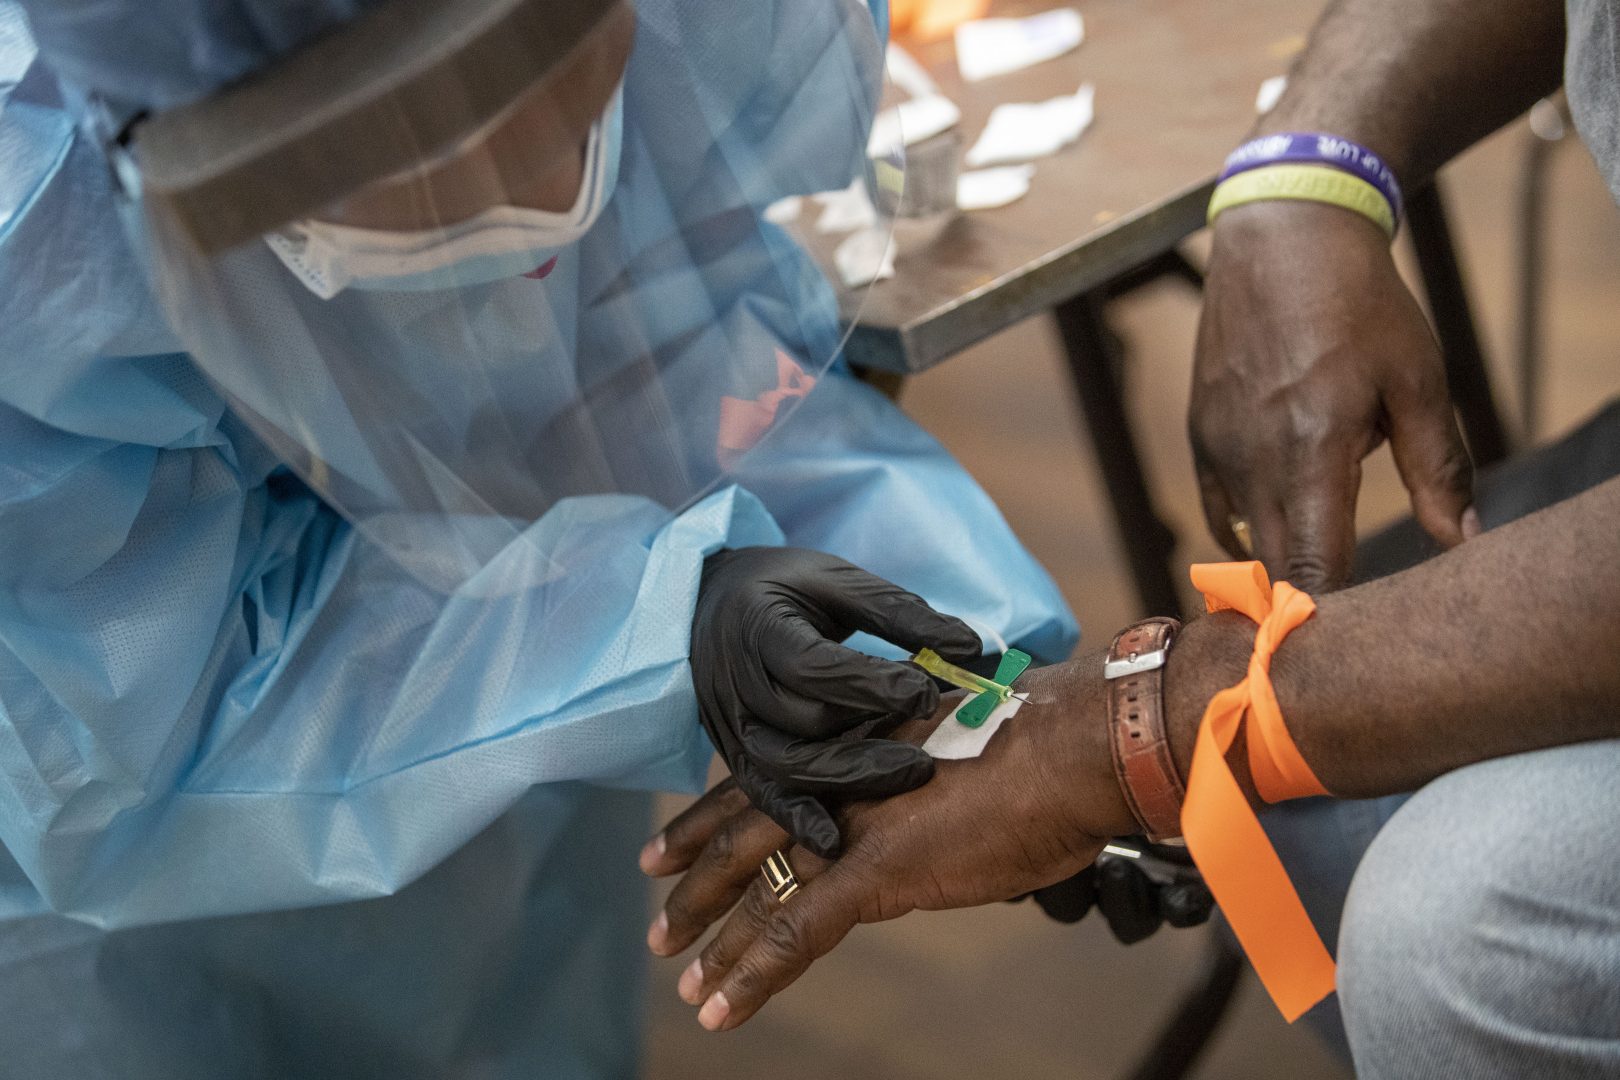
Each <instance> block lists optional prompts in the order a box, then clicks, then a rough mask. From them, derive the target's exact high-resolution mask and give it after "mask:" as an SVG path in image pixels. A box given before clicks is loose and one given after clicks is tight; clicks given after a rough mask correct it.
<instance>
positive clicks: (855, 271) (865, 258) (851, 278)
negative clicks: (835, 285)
mask: <svg viewBox="0 0 1620 1080" xmlns="http://www.w3.org/2000/svg"><path fill="white" fill-rule="evenodd" d="M893 240H894V237H893V235H892V234H891V233H890V232H889V230H888V229H883V228H877V227H873V228H869V229H862V230H861V231H860V232H858V233H854V234H853V235H851V236H848V237H845V238H844V241H843V242H842V243H840V244H839V245H838V250H837V251H835V252H833V262H834V264H836V265H837V267H838V276H839V277H840V278H842V279H843V282H844V287H845V288H846V289H858V288H860V287H861V286H862V285H870V284H872V283H873V282H874V281H882V280H883V279H884V278H892V277H894V243H893Z"/></svg>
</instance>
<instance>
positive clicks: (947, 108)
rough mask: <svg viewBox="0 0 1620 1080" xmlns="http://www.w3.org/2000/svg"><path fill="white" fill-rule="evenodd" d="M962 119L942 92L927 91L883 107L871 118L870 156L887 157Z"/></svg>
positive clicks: (951, 126)
mask: <svg viewBox="0 0 1620 1080" xmlns="http://www.w3.org/2000/svg"><path fill="white" fill-rule="evenodd" d="M961 119H962V110H961V109H958V108H957V107H956V102H954V101H952V100H951V99H950V98H948V97H946V96H945V95H943V94H926V95H924V96H923V97H917V98H912V99H911V100H910V101H902V102H901V103H900V104H898V105H896V106H894V107H893V108H889V109H884V110H883V111H882V112H880V113H878V115H877V119H876V120H873V121H872V135H871V137H870V138H869V139H867V142H866V153H867V156H868V157H874V158H881V157H888V156H889V155H890V154H893V153H895V152H896V151H897V150H899V149H900V147H902V146H911V145H913V144H915V143H920V142H922V141H923V140H924V139H932V138H933V137H934V136H935V135H938V134H940V133H942V132H946V131H949V130H950V129H951V128H953V127H955V126H956V124H957V121H959V120H961Z"/></svg>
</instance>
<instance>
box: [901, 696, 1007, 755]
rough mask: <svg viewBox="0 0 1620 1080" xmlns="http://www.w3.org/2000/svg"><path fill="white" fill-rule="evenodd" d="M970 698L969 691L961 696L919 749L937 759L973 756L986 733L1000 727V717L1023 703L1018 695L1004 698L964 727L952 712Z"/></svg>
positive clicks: (980, 749) (986, 742) (987, 736)
mask: <svg viewBox="0 0 1620 1080" xmlns="http://www.w3.org/2000/svg"><path fill="white" fill-rule="evenodd" d="M972 700H973V695H972V694H969V695H968V696H967V697H965V698H963V699H962V701H961V703H960V704H958V705H957V706H956V708H954V709H952V710H951V715H949V716H947V717H946V718H945V722H944V723H942V724H940V725H939V727H937V728H935V729H934V733H933V734H932V735H930V736H928V741H927V742H925V743H923V749H924V750H926V751H927V752H928V754H929V756H930V757H933V758H936V759H939V760H941V761H961V760H962V759H964V758H976V757H978V756H979V755H980V754H982V753H984V748H985V747H986V746H988V745H989V744H990V737H991V736H992V735H994V734H995V733H996V731H997V730H998V729H999V728H1000V727H1001V724H1002V721H1004V720H1006V719H1008V718H1009V717H1011V716H1013V715H1014V714H1015V713H1017V712H1018V710H1019V709H1021V708H1023V706H1024V703H1023V702H1022V701H1021V700H1019V699H1018V698H1015V697H1014V698H1008V699H1007V700H1006V701H1004V702H1002V703H1001V704H1000V705H998V706H996V707H995V708H994V709H992V710H991V712H990V717H989V719H987V720H985V722H984V723H983V724H981V725H979V726H978V727H976V728H970V727H967V726H966V725H964V724H959V723H957V721H956V714H957V713H959V712H961V711H962V706H963V705H966V704H967V703H968V702H970V701H972Z"/></svg>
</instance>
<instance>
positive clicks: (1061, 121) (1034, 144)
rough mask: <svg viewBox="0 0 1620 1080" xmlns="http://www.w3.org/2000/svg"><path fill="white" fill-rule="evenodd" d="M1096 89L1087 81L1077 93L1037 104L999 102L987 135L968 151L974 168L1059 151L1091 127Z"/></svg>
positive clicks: (1028, 158) (970, 164)
mask: <svg viewBox="0 0 1620 1080" xmlns="http://www.w3.org/2000/svg"><path fill="white" fill-rule="evenodd" d="M1095 98H1096V88H1095V87H1093V86H1092V85H1091V84H1090V83H1086V84H1085V85H1084V86H1082V87H1080V89H1079V90H1077V91H1076V92H1075V93H1073V94H1069V95H1065V96H1063V97H1055V98H1053V99H1052V100H1051V101H1042V102H1037V103H1035V104H1018V105H997V106H996V107H995V110H994V111H992V112H991V113H990V122H989V123H987V124H986V125H985V126H984V134H983V135H980V136H979V141H978V142H976V143H974V144H973V149H971V150H969V151H968V152H967V164H968V167H969V168H971V169H977V168H980V167H982V166H985V165H1002V164H1007V163H1010V162H1016V161H1028V160H1030V159H1031V158H1038V157H1046V156H1047V155H1048V154H1055V153H1057V152H1058V151H1059V150H1061V149H1063V148H1064V147H1065V146H1067V145H1069V144H1070V143H1072V142H1074V140H1076V139H1078V138H1079V137H1080V133H1081V132H1083V131H1085V130H1086V128H1088V127H1090V126H1091V120H1092V117H1093V115H1094V107H1095Z"/></svg>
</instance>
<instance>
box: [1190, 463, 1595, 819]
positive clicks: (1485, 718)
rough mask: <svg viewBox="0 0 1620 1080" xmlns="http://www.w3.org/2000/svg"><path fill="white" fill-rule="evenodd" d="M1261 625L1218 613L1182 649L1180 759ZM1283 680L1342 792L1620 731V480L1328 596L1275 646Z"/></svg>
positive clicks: (1302, 740)
mask: <svg viewBox="0 0 1620 1080" xmlns="http://www.w3.org/2000/svg"><path fill="white" fill-rule="evenodd" d="M1253 634H1254V628H1253V624H1251V623H1249V622H1248V620H1246V619H1244V618H1242V617H1241V616H1235V615H1223V616H1218V617H1213V616H1212V617H1210V618H1207V619H1202V620H1199V621H1198V622H1196V623H1194V624H1192V625H1191V626H1189V627H1188V630H1187V631H1186V633H1184V634H1183V637H1182V641H1181V643H1180V644H1178V645H1177V647H1176V648H1175V649H1174V650H1172V652H1171V663H1170V667H1169V668H1168V670H1167V678H1166V690H1167V694H1168V699H1167V705H1168V708H1169V721H1170V724H1171V741H1172V747H1173V749H1174V751H1175V754H1176V757H1177V760H1178V763H1179V764H1180V765H1181V766H1182V768H1183V770H1185V768H1186V767H1187V765H1188V764H1189V763H1190V760H1191V756H1192V746H1193V742H1194V737H1195V732H1196V728H1197V724H1198V721H1199V719H1200V716H1201V713H1202V709H1203V705H1204V703H1206V702H1207V701H1208V699H1209V696H1210V695H1211V694H1212V693H1213V692H1214V691H1215V690H1217V689H1219V688H1220V687H1222V686H1226V685H1231V684H1232V683H1235V682H1236V681H1237V680H1238V679H1239V678H1240V677H1241V675H1242V671H1243V665H1244V662H1245V658H1246V656H1247V653H1248V650H1249V647H1250V644H1251V643H1252V641H1253ZM1272 683H1273V685H1274V686H1275V687H1276V690H1277V698H1278V702H1279V704H1280V705H1281V707H1282V712H1283V716H1284V718H1285V720H1286V721H1287V724H1288V728H1289V731H1290V732H1291V733H1292V734H1293V736H1294V741H1295V742H1296V744H1297V745H1298V746H1299V749H1300V752H1301V753H1302V754H1303V755H1304V757H1305V760H1306V761H1307V762H1309V763H1310V765H1311V767H1312V769H1313V770H1315V772H1316V774H1317V776H1318V777H1319V778H1320V779H1321V780H1322V782H1323V783H1324V784H1325V785H1326V786H1327V788H1328V789H1329V790H1330V791H1332V792H1333V793H1334V794H1336V795H1343V796H1370V795H1379V794H1385V793H1389V792H1396V791H1406V790H1411V789H1412V788H1415V787H1418V786H1419V785H1421V784H1423V783H1425V782H1427V781H1428V780H1431V779H1433V778H1434V777H1436V776H1439V775H1440V774H1442V773H1445V772H1448V771H1450V770H1452V769H1455V768H1458V767H1460V766H1463V765H1467V764H1470V763H1472V762H1476V761H1482V760H1485V759H1487V758H1493V757H1501V756H1503V755H1507V754H1515V753H1521V752H1524V751H1529V750H1537V749H1541V748H1544V747H1549V746H1557V745H1561V744H1565V743H1573V742H1581V741H1585V740H1589V739H1596V738H1604V737H1611V736H1620V479H1616V480H1611V481H1609V482H1607V483H1605V484H1603V485H1601V486H1599V487H1597V488H1594V489H1592V490H1591V491H1588V492H1586V493H1585V494H1583V495H1580V496H1577V497H1576V498H1573V499H1570V500H1568V501H1567V502H1564V503H1560V504H1559V505H1557V506H1554V507H1551V508H1549V509H1547V510H1544V511H1541V512H1540V513H1537V514H1533V515H1531V516H1529V517H1526V518H1524V519H1522V520H1520V521H1517V522H1514V523H1513V524H1511V525H1507V526H1504V527H1502V528H1500V529H1496V530H1493V531H1492V532H1489V533H1486V534H1485V535H1483V536H1481V537H1479V538H1478V539H1475V540H1471V541H1469V542H1468V543H1466V544H1463V545H1462V546H1461V547H1458V548H1456V549H1454V550H1453V551H1450V552H1448V553H1446V554H1445V555H1442V556H1440V557H1438V558H1436V559H1432V560H1430V561H1429V562H1426V563H1423V564H1422V565H1420V566H1417V567H1415V568H1413V569H1411V570H1408V571H1406V572H1405V573H1401V574H1396V575H1393V576H1391V577H1388V578H1384V579H1381V580H1379V581H1374V582H1371V583H1369V584H1366V585H1362V586H1358V587H1356V588H1354V589H1348V590H1346V591H1344V592H1341V593H1334V594H1332V595H1328V596H1324V597H1321V598H1320V599H1319V600H1318V610H1317V613H1316V615H1315V616H1314V617H1313V618H1311V619H1310V620H1309V621H1307V622H1306V623H1305V624H1304V625H1303V626H1301V627H1300V628H1299V629H1297V630H1295V631H1294V632H1293V634H1292V635H1290V636H1289V638H1288V639H1287V640H1286V641H1285V642H1284V643H1283V645H1282V648H1281V649H1280V650H1279V651H1278V653H1277V655H1276V658H1275V661H1274V666H1273V669H1272ZM1239 756H1240V755H1235V756H1234V763H1235V764H1236V763H1237V762H1236V758H1237V757H1239ZM1239 772H1240V773H1243V772H1244V770H1242V769H1241V768H1240V769H1239ZM1241 778H1242V779H1243V782H1244V783H1245V784H1247V779H1246V776H1242V777H1241Z"/></svg>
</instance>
